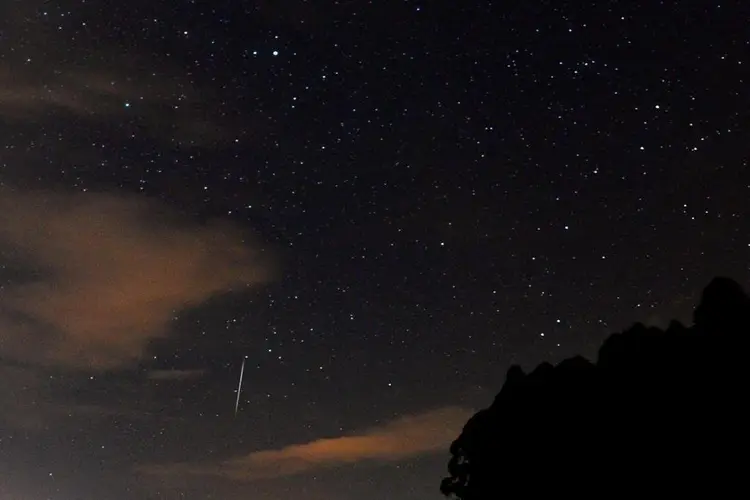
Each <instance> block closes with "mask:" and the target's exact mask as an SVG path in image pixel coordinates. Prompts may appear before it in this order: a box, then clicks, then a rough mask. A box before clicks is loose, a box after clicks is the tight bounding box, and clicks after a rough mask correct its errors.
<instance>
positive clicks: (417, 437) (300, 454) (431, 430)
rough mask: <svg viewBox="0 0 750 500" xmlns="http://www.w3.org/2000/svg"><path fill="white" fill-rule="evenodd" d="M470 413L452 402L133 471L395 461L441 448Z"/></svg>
mask: <svg viewBox="0 0 750 500" xmlns="http://www.w3.org/2000/svg"><path fill="white" fill-rule="evenodd" d="M472 414H473V412H472V411H470V410H467V409H464V408H459V407H455V406H450V407H445V408H438V409H435V410H431V411H427V412H425V413H420V414H417V415H409V416H405V417H401V418H398V419H396V420H393V421H391V422H389V423H386V424H384V425H382V426H378V427H374V428H372V429H369V430H366V431H364V432H362V433H361V434H358V435H352V436H344V437H337V438H327V439H319V440H316V441H312V442H309V443H304V444H297V445H291V446H287V447H285V448H281V449H277V450H264V451H256V452H253V453H250V454H248V455H244V456H241V457H236V458H231V459H229V460H225V461H223V462H219V463H209V464H197V465H196V464H187V463H184V464H183V463H180V464H168V465H148V466H144V467H141V468H140V469H139V470H140V471H141V472H142V473H145V474H149V475H156V476H160V477H162V478H163V479H165V480H170V479H175V478H179V477H182V476H186V475H208V476H219V477H225V478H228V479H232V480H237V481H254V480H259V479H271V478H276V477H283V476H289V475H293V474H299V473H302V472H306V471H310V470H313V469H316V468H318V467H333V466H341V465H346V464H352V463H356V462H363V461H375V462H396V461H401V460H404V459H407V458H410V457H414V456H418V455H423V454H427V453H433V452H439V451H446V450H447V448H448V446H449V445H450V443H451V441H452V440H453V439H455V438H456V436H457V435H458V434H459V433H460V431H461V428H462V427H463V425H464V424H465V423H466V421H467V420H468V419H469V417H470V416H471V415H472Z"/></svg>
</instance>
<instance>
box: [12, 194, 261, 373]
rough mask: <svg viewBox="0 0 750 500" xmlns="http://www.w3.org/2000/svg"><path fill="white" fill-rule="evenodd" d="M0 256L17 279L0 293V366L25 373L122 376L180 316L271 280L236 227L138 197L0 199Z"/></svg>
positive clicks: (255, 247)
mask: <svg viewBox="0 0 750 500" xmlns="http://www.w3.org/2000/svg"><path fill="white" fill-rule="evenodd" d="M0 245H2V247H0V249H4V252H3V253H4V256H5V257H6V259H7V258H9V257H10V258H11V259H12V260H13V261H15V262H14V264H16V265H21V266H22V267H24V268H25V270H26V274H25V276H24V278H25V279H24V280H23V281H21V280H20V279H17V280H16V281H15V282H11V283H10V284H9V285H6V286H5V287H4V288H3V289H2V290H1V291H0V355H2V356H5V357H9V358H13V359H16V360H20V361H23V362H25V363H32V364H52V365H59V366H64V367H65V366H67V367H74V368H93V369H106V368H117V367H121V366H124V365H127V364H128V363H132V362H135V361H137V360H138V359H139V358H141V356H142V355H143V353H144V349H145V348H146V346H147V345H148V343H149V342H150V341H152V340H154V339H158V338H162V337H165V336H167V335H168V334H169V332H170V328H169V326H170V323H171V322H172V320H173V318H174V317H175V316H176V315H178V314H179V312H180V311H181V310H182V309H184V308H186V307H191V306H196V305H199V304H201V303H202V302H204V301H205V300H207V299H208V298H210V297H212V296H214V295H216V294H220V293H224V292H228V291H232V290H245V289H247V287H248V286H252V285H257V284H259V283H263V282H265V281H267V280H268V279H269V278H270V277H271V270H270V267H269V264H268V259H267V258H266V256H265V253H264V252H263V251H262V250H261V249H260V248H259V247H258V245H257V244H256V243H255V242H254V241H253V240H252V239H250V237H249V235H247V234H245V233H244V232H243V231H241V230H240V229H239V228H238V227H236V226H234V225H232V224H229V223H225V222H220V221H216V222H211V223H206V224H198V223H195V222H192V221H190V220H187V219H186V218H181V217H179V216H178V215H177V214H175V213H173V212H171V211H170V210H169V209H168V208H167V207H165V206H162V205H161V204H159V203H157V202H154V201H147V200H144V199H141V198H135V197H122V196H114V195H109V194H93V193H73V194H70V193H68V194H60V193H53V192H21V193H19V192H14V191H10V190H7V189H6V190H0Z"/></svg>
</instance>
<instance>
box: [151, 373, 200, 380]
mask: <svg viewBox="0 0 750 500" xmlns="http://www.w3.org/2000/svg"><path fill="white" fill-rule="evenodd" d="M205 373H206V371H205V370H151V371H149V372H148V374H147V375H146V376H147V377H148V379H149V380H156V381H181V380H193V379H197V378H200V377H202V376H203V375H205Z"/></svg>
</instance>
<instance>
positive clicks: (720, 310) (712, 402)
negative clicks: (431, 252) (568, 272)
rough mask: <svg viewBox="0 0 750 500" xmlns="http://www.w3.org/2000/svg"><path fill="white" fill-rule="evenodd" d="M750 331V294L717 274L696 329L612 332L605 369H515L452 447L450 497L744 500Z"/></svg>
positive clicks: (445, 488) (579, 364)
mask: <svg viewBox="0 0 750 500" xmlns="http://www.w3.org/2000/svg"><path fill="white" fill-rule="evenodd" d="M748 335H750V298H748V296H747V294H746V293H745V292H744V291H743V289H742V287H741V286H740V285H739V284H737V283H736V282H734V281H732V280H730V279H727V278H716V279H714V280H713V281H712V282H711V283H710V284H709V285H708V286H707V287H706V289H705V290H704V292H703V296H702V299H701V302H700V305H699V306H698V307H697V308H696V310H695V313H694V325H693V326H692V327H685V326H683V325H681V324H680V323H678V322H672V324H671V325H670V326H669V327H668V328H667V329H666V330H661V329H658V328H647V327H645V326H644V325H642V324H636V325H634V326H633V327H631V328H630V329H629V330H627V331H625V332H623V333H619V334H614V335H612V336H610V337H609V338H608V339H607V340H606V341H605V342H604V344H603V345H602V346H601V348H600V350H599V355H598V359H597V361H596V363H592V362H590V361H588V360H586V359H584V358H580V357H577V358H572V359H568V360H566V361H563V362H562V363H560V364H558V365H556V366H552V365H550V364H548V363H544V364H541V365H539V366H538V367H537V368H536V369H535V370H533V371H532V372H531V373H528V374H525V373H524V372H523V371H522V370H521V368H519V367H517V366H514V367H511V368H510V370H509V371H508V375H507V378H506V382H505V384H504V385H503V387H502V390H501V391H500V393H499V394H498V395H497V397H496V398H495V400H494V402H493V403H492V405H491V406H490V407H489V408H487V409H485V410H482V411H480V412H478V413H477V414H476V415H474V416H473V417H472V418H471V419H470V420H469V421H468V422H467V423H466V425H465V427H464V429H463V432H462V433H461V435H460V436H459V437H458V438H457V439H456V440H455V441H454V442H453V444H452V445H451V447H450V453H451V455H452V458H451V459H450V462H449V464H448V472H449V474H450V475H449V477H446V478H445V479H444V480H443V482H442V484H441V487H440V489H441V491H442V492H443V494H445V495H448V496H454V497H457V498H459V499H461V500H485V499H499V498H517V497H519V496H521V495H523V496H524V497H528V498H536V497H541V495H561V494H566V495H575V496H577V497H580V496H583V497H594V498H611V497H615V498H619V497H633V496H635V495H637V496H639V497H642V496H657V495H668V496H669V497H675V496H677V495H685V494H690V496H695V495H710V496H712V497H716V496H718V495H724V494H726V495H729V494H732V495H733V496H734V495H736V494H741V491H745V490H746V489H747V486H746V482H745V481H744V473H745V467H744V459H743V457H744V455H745V453H746V444H747V433H746V428H747V426H748V424H749V423H750V422H748V418H747V417H748V411H747V410H746V409H745V407H746V406H747V401H745V400H746V397H747V394H748V391H747V388H748V385H747V383H746V382H747V379H748V376H747V368H746V366H745V365H746V361H745V359H746V356H747V354H748V352H747V349H746V347H747V338H748Z"/></svg>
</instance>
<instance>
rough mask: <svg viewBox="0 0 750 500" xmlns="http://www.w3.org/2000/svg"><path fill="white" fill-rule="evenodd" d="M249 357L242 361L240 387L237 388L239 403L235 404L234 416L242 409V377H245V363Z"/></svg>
mask: <svg viewBox="0 0 750 500" xmlns="http://www.w3.org/2000/svg"><path fill="white" fill-rule="evenodd" d="M246 360H247V356H245V357H244V358H243V359H242V368H241V369H240V385H238V386H237V401H236V402H235V403H234V416H235V417H236V416H237V409H238V408H239V407H240V392H241V391H242V376H243V375H245V361H246Z"/></svg>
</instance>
